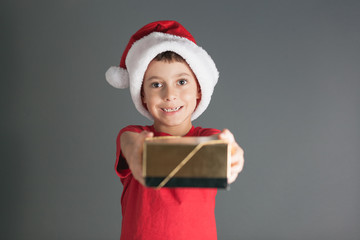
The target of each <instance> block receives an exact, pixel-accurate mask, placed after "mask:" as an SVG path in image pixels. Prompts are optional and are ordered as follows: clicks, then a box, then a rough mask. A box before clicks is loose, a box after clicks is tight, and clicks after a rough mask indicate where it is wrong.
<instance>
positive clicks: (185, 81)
mask: <svg viewBox="0 0 360 240" xmlns="http://www.w3.org/2000/svg"><path fill="white" fill-rule="evenodd" d="M187 83H188V81H187V80H186V79H180V80H179V81H177V84H178V85H180V86H182V85H185V84H187Z"/></svg>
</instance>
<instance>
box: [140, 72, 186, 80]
mask: <svg viewBox="0 0 360 240" xmlns="http://www.w3.org/2000/svg"><path fill="white" fill-rule="evenodd" d="M184 76H188V77H191V76H190V75H189V74H187V73H179V74H175V75H174V77H175V78H178V77H184ZM153 79H162V77H159V76H151V77H149V78H147V79H145V81H151V80H153Z"/></svg>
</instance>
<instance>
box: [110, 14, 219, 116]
mask: <svg viewBox="0 0 360 240" xmlns="http://www.w3.org/2000/svg"><path fill="white" fill-rule="evenodd" d="M166 51H172V52H175V53H177V54H179V55H180V56H181V57H182V58H184V59H185V61H186V62H187V63H188V65H189V66H190V68H191V70H192V71H193V72H194V74H195V76H196V78H197V80H198V82H199V85H200V89H201V100H200V102H199V104H198V106H197V108H196V109H195V111H194V113H193V114H192V118H191V119H192V120H195V119H196V118H197V117H199V116H200V115H201V114H202V113H203V112H204V111H205V109H206V108H207V106H208V105H209V103H210V99H211V95H212V93H213V90H214V87H215V85H216V83H217V81H218V78H219V72H218V70H217V68H216V66H215V63H214V61H213V60H212V59H211V57H210V56H209V55H208V54H207V52H206V51H205V50H204V49H202V48H201V47H200V46H198V45H197V44H196V42H195V39H194V38H193V36H191V34H190V33H189V32H188V31H187V30H186V29H185V28H184V27H183V26H182V25H181V24H180V23H178V22H176V21H158V22H153V23H149V24H147V25H145V26H144V27H142V28H141V29H140V30H138V31H137V32H136V33H135V34H134V35H133V36H132V37H131V38H130V41H129V43H128V45H127V46H126V48H125V51H124V53H123V55H122V57H121V61H120V66H119V67H110V68H109V70H108V71H107V72H106V74H105V76H106V80H107V81H108V82H109V84H110V85H112V86H113V87H116V88H122V89H124V88H128V87H130V94H131V98H132V100H133V102H134V104H135V107H136V109H137V110H138V111H139V112H140V113H141V114H142V115H144V116H145V117H147V118H149V119H150V120H152V119H153V118H152V116H151V115H150V113H149V112H148V111H147V110H146V109H145V108H144V106H143V104H142V100H141V95H140V91H141V86H142V82H143V78H144V74H145V71H146V69H147V67H148V65H149V63H150V62H151V61H152V60H153V59H154V57H156V56H157V55H158V54H159V53H162V52H166Z"/></svg>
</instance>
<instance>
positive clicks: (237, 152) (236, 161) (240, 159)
mask: <svg viewBox="0 0 360 240" xmlns="http://www.w3.org/2000/svg"><path fill="white" fill-rule="evenodd" d="M219 139H222V140H227V141H228V142H229V143H230V145H231V176H230V178H229V180H228V182H229V184H230V183H233V182H234V181H235V180H236V178H237V176H238V175H239V173H240V172H241V171H242V169H243V167H244V150H243V149H242V148H241V147H240V146H239V145H238V144H237V142H236V141H235V138H234V135H233V134H232V133H231V132H230V131H229V130H228V129H224V130H223V131H222V132H221V133H219Z"/></svg>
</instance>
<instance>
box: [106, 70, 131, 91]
mask: <svg viewBox="0 0 360 240" xmlns="http://www.w3.org/2000/svg"><path fill="white" fill-rule="evenodd" d="M105 77H106V81H107V82H108V83H109V84H110V85H111V86H113V87H115V88H122V89H124V88H128V87H129V73H128V72H127V70H126V69H124V68H120V67H110V68H109V69H108V70H107V71H106V73H105Z"/></svg>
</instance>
